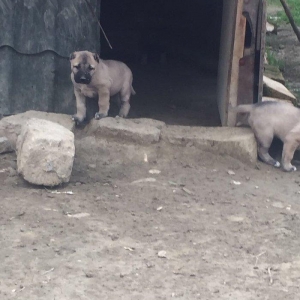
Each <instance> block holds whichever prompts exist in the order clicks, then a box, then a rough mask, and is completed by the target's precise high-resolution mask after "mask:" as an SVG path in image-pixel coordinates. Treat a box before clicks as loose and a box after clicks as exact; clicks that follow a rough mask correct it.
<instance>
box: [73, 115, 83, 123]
mask: <svg viewBox="0 0 300 300" xmlns="http://www.w3.org/2000/svg"><path fill="white" fill-rule="evenodd" d="M72 120H73V121H74V122H75V124H76V125H80V124H82V122H83V121H84V118H80V117H78V116H77V115H73V116H72Z"/></svg>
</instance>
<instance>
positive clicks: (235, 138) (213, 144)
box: [162, 126, 257, 163]
mask: <svg viewBox="0 0 300 300" xmlns="http://www.w3.org/2000/svg"><path fill="white" fill-rule="evenodd" d="M162 140H164V141H165V142H167V143H170V144H175V145H182V146H186V145H193V146H195V147H197V148H199V149H201V150H204V151H212V152H214V153H217V154H221V155H229V156H231V157H234V158H237V159H239V160H241V161H244V162H251V163H254V162H256V160H257V144H256V140H255V137H254V134H253V132H252V131H251V129H249V128H237V127H189V126H184V127H182V126H166V127H165V128H164V129H163V130H162Z"/></svg>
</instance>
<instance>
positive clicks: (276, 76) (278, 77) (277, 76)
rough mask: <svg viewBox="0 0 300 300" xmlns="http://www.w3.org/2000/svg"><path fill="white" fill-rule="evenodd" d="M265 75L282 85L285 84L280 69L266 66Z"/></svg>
mask: <svg viewBox="0 0 300 300" xmlns="http://www.w3.org/2000/svg"><path fill="white" fill-rule="evenodd" d="M264 67H265V70H264V75H265V76H266V77H268V78H271V79H273V80H275V81H278V82H280V83H282V84H285V79H284V77H283V75H282V73H281V72H280V70H279V68H278V67H276V66H272V65H265V66H264Z"/></svg>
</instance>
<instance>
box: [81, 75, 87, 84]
mask: <svg viewBox="0 0 300 300" xmlns="http://www.w3.org/2000/svg"><path fill="white" fill-rule="evenodd" d="M80 82H81V83H88V82H89V80H88V79H87V78H86V77H85V76H81V77H80Z"/></svg>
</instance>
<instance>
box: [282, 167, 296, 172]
mask: <svg viewBox="0 0 300 300" xmlns="http://www.w3.org/2000/svg"><path fill="white" fill-rule="evenodd" d="M284 171H286V172H295V171H297V168H296V167H295V166H291V167H289V168H284Z"/></svg>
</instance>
